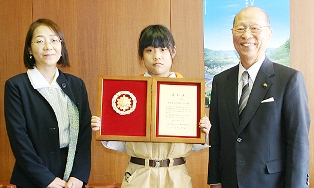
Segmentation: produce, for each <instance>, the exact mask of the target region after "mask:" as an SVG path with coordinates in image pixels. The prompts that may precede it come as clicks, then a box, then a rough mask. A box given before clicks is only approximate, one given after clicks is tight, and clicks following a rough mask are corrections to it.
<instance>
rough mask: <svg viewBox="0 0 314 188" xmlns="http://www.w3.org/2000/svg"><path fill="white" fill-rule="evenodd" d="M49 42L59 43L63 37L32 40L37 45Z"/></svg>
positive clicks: (52, 43)
mask: <svg viewBox="0 0 314 188" xmlns="http://www.w3.org/2000/svg"><path fill="white" fill-rule="evenodd" d="M46 42H48V43H49V44H51V45H57V44H60V43H61V42H62V40H61V39H50V40H43V39H38V40H36V41H32V42H31V43H32V44H35V45H36V46H44V45H45V44H46Z"/></svg>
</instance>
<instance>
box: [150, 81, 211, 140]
mask: <svg viewBox="0 0 314 188" xmlns="http://www.w3.org/2000/svg"><path fill="white" fill-rule="evenodd" d="M204 83H205V80H204V79H202V78H176V79H173V78H161V77H155V78H154V79H153V81H152V84H153V90H154V92H152V109H153V110H152V113H153V114H152V138H151V140H152V142H180V143H201V144H204V143H205V133H203V132H202V131H201V130H200V128H199V120H200V119H201V117H203V116H204V115H205V114H204V111H205V86H204ZM162 86H169V87H165V88H164V89H162ZM176 86H177V87H176ZM172 87H173V88H172ZM163 92H167V93H168V94H170V95H174V96H173V97H174V98H172V99H170V100H171V101H174V103H180V102H181V101H184V103H185V104H180V105H179V107H181V112H180V113H182V114H181V116H184V115H188V114H194V115H192V116H190V115H188V116H189V117H191V118H192V119H191V120H190V123H189V124H188V123H186V122H187V121H184V124H185V125H184V126H181V125H180V123H175V124H174V125H170V126H171V127H175V126H178V127H175V128H174V129H173V132H172V129H168V128H166V130H167V129H168V131H169V133H170V134H161V131H160V129H161V128H162V127H167V126H168V125H166V124H161V123H159V122H162V121H163V120H162V119H161V118H162V115H161V114H165V113H162V111H165V108H163V109H160V107H166V108H168V112H169V111H172V112H174V115H175V114H176V112H175V111H174V109H175V108H176V107H177V104H174V105H170V106H169V105H167V104H165V102H162V97H163V98H165V99H166V100H165V101H166V103H167V102H170V100H167V99H169V98H170V97H171V96H170V97H169V96H168V95H167V94H163ZM172 92H174V93H172ZM180 92H183V93H185V94H187V95H186V96H182V93H180ZM188 93H190V94H191V96H195V98H193V97H188ZM180 95H181V96H180ZM176 99H177V100H176ZM182 99H183V100H182ZM175 101H176V102H175ZM188 103H189V104H188ZM191 106H194V107H191ZM169 108H172V110H171V109H170V110H169ZM182 109H185V110H186V109H190V110H191V111H189V112H185V113H184V112H182ZM193 109H194V110H195V111H193ZM183 111H184V110H183ZM163 118H167V119H169V118H170V117H169V115H163ZM179 118H182V121H183V120H188V119H184V117H179ZM170 119H171V118H170ZM173 120H178V119H177V118H173ZM163 122H170V121H168V120H166V121H163ZM193 122H194V123H193ZM186 126H188V127H190V128H192V129H193V130H194V133H193V135H192V134H189V133H188V132H185V133H184V134H183V135H178V134H177V133H178V132H180V130H179V129H180V128H186ZM189 130H191V129H189ZM186 133H188V135H185V134H186Z"/></svg>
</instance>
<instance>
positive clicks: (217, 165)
mask: <svg viewBox="0 0 314 188" xmlns="http://www.w3.org/2000/svg"><path fill="white" fill-rule="evenodd" d="M232 34H233V43H234V47H235V49H236V50H237V52H238V54H239V56H240V63H239V64H238V65H237V66H235V67H232V68H230V69H228V70H226V71H224V72H222V73H220V74H218V75H216V76H215V77H214V80H213V88H212V94H211V103H210V121H211V124H212V128H211V131H210V138H211V140H210V141H211V148H210V164H209V172H208V184H211V187H215V188H216V187H224V188H237V187H239V188H248V187H250V188H251V187H263V188H266V187H267V188H281V187H298V188H302V187H308V184H309V141H308V132H309V126H310V115H309V110H308V105H307V102H308V101H307V93H306V88H305V83H304V78H303V76H302V74H301V73H300V72H299V71H296V70H294V69H291V68H288V67H285V66H282V65H279V64H276V63H274V62H272V61H271V60H269V59H268V58H267V57H266V56H265V51H266V47H267V45H268V42H269V41H270V38H271V36H272V29H271V28H270V21H269V18H268V15H267V14H266V12H265V11H263V10H261V9H260V8H258V7H246V8H244V9H243V10H241V11H240V12H239V13H238V14H237V15H236V16H235V18H234V23H233V28H232ZM245 71H247V73H248V74H246V76H245V78H246V79H248V87H247V86H245V85H246V84H247V83H246V82H245V83H244V81H242V78H241V77H242V73H243V72H245ZM244 80H245V79H244ZM244 86H245V88H247V90H246V91H249V93H248V94H245V93H246V91H243V94H242V87H244ZM241 95H244V96H245V95H247V96H246V97H244V98H246V99H247V103H246V104H245V100H242V99H240V98H241V97H240V96H241ZM242 101H244V102H242ZM239 106H240V109H239Z"/></svg>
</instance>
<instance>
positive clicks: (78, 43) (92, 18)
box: [0, 0, 314, 188]
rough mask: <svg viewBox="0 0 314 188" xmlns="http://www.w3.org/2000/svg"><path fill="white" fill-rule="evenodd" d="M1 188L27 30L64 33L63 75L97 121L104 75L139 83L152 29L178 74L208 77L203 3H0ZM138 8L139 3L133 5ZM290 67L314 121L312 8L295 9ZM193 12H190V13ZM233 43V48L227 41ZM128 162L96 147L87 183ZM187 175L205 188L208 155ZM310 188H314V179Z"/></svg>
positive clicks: (310, 4) (306, 0) (116, 174)
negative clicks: (66, 58)
mask: <svg viewBox="0 0 314 188" xmlns="http://www.w3.org/2000/svg"><path fill="white" fill-rule="evenodd" d="M0 1H1V4H2V6H3V7H4V8H3V9H2V11H0V34H1V43H2V45H0V52H1V53H0V62H2V66H1V68H0V71H1V74H0V138H1V139H0V156H1V160H0V169H1V170H0V181H9V178H10V175H11V172H12V168H13V164H14V157H13V155H12V153H11V149H10V146H9V142H8V138H7V135H6V130H5V121H4V117H3V88H4V82H5V80H7V79H8V78H9V77H11V76H13V75H16V74H18V73H22V72H25V71H26V69H25V68H24V65H23V59H22V54H23V47H24V39H25V35H26V32H27V29H28V26H29V24H30V23H31V22H32V21H34V20H36V19H38V18H50V19H52V20H54V21H55V22H56V23H57V24H58V25H59V26H60V27H61V29H62V30H63V32H64V33H65V37H66V43H67V47H68V51H69V54H70V61H71V65H72V66H71V67H70V68H66V69H63V71H65V72H69V73H72V74H74V75H77V76H79V77H81V78H83V79H84V81H85V83H86V86H87V89H88V92H89V100H90V104H91V109H92V112H93V114H96V113H97V107H98V106H97V89H98V88H97V86H98V85H97V84H98V83H97V82H98V80H97V78H98V75H100V74H107V75H138V74H139V73H142V72H143V71H144V69H143V68H141V67H140V66H139V65H138V59H137V51H136V50H137V46H136V44H137V39H138V36H139V33H140V31H141V30H142V29H143V28H144V27H145V26H147V25H149V24H154V23H160V24H163V25H165V26H167V27H169V28H170V29H171V30H172V32H173V34H174V37H175V39H176V46H177V56H176V57H175V60H174V65H173V70H175V71H179V72H181V73H182V74H183V75H184V76H185V77H203V27H202V25H203V23H202V0H184V1H182V0H150V1H147V0H136V1H130V0H106V1H103V0H80V1H77V0H67V1H61V0H55V1H48V0H23V1H19V0H10V1H7V0H0ZM135 2H136V3H135ZM290 6H291V66H292V67H293V68H296V69H298V70H300V71H301V72H303V74H304V76H305V79H306V84H307V88H308V94H309V107H310V110H311V117H312V119H313V117H314V116H313V110H312V109H313V107H314V86H313V85H312V84H311V81H312V80H313V76H314V73H313V71H314V64H313V63H312V60H313V59H314V53H313V51H314V46H313V45H312V44H313V42H314V38H313V36H312V33H314V21H313V9H314V1H312V0H299V1H291V2H290ZM191 7H193V8H191ZM230 42H231V41H230ZM313 135H314V133H313V129H311V131H310V142H311V144H310V150H311V156H310V160H311V161H310V162H311V163H310V164H311V166H310V167H311V174H314V166H313V165H314V153H313V151H314V148H313V147H314V146H313V144H314V140H313V139H314V138H313ZM128 160H129V157H128V156H127V155H126V154H125V153H116V152H114V151H110V150H107V149H105V148H104V147H102V145H101V144H100V143H99V142H98V141H95V140H93V142H92V172H91V176H90V182H120V181H121V179H122V177H123V173H124V169H125V167H126V163H127V162H128ZM187 161H188V162H187V167H188V171H189V173H190V175H191V176H192V180H193V184H194V187H202V188H203V187H209V186H208V185H206V176H207V162H208V150H204V151H202V152H200V153H192V154H191V155H190V156H189V157H188V158H187ZM311 184H312V185H314V182H313V178H312V176H311Z"/></svg>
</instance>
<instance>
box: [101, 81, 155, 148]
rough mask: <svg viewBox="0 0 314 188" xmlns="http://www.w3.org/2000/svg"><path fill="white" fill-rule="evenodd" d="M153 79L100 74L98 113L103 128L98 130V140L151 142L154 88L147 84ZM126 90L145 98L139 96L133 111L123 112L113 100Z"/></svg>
mask: <svg viewBox="0 0 314 188" xmlns="http://www.w3.org/2000/svg"><path fill="white" fill-rule="evenodd" d="M151 81H152V80H151V79H150V78H148V77H143V76H107V75H100V76H99V78H98V116H99V117H100V118H101V127H100V130H99V131H97V132H96V140H121V141H147V142H148V141H150V122H151V115H150V114H151V111H150V109H151V108H150V105H151V88H150V87H148V86H149V85H151ZM139 88H140V89H139ZM126 90H127V91H130V93H133V94H134V95H135V96H142V97H137V99H136V100H137V107H136V108H137V109H136V110H135V112H134V113H131V114H128V115H120V114H118V113H116V112H115V111H114V110H113V108H112V99H113V96H114V94H116V93H118V92H119V91H126ZM139 99H140V101H139ZM139 120H140V121H139Z"/></svg>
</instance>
